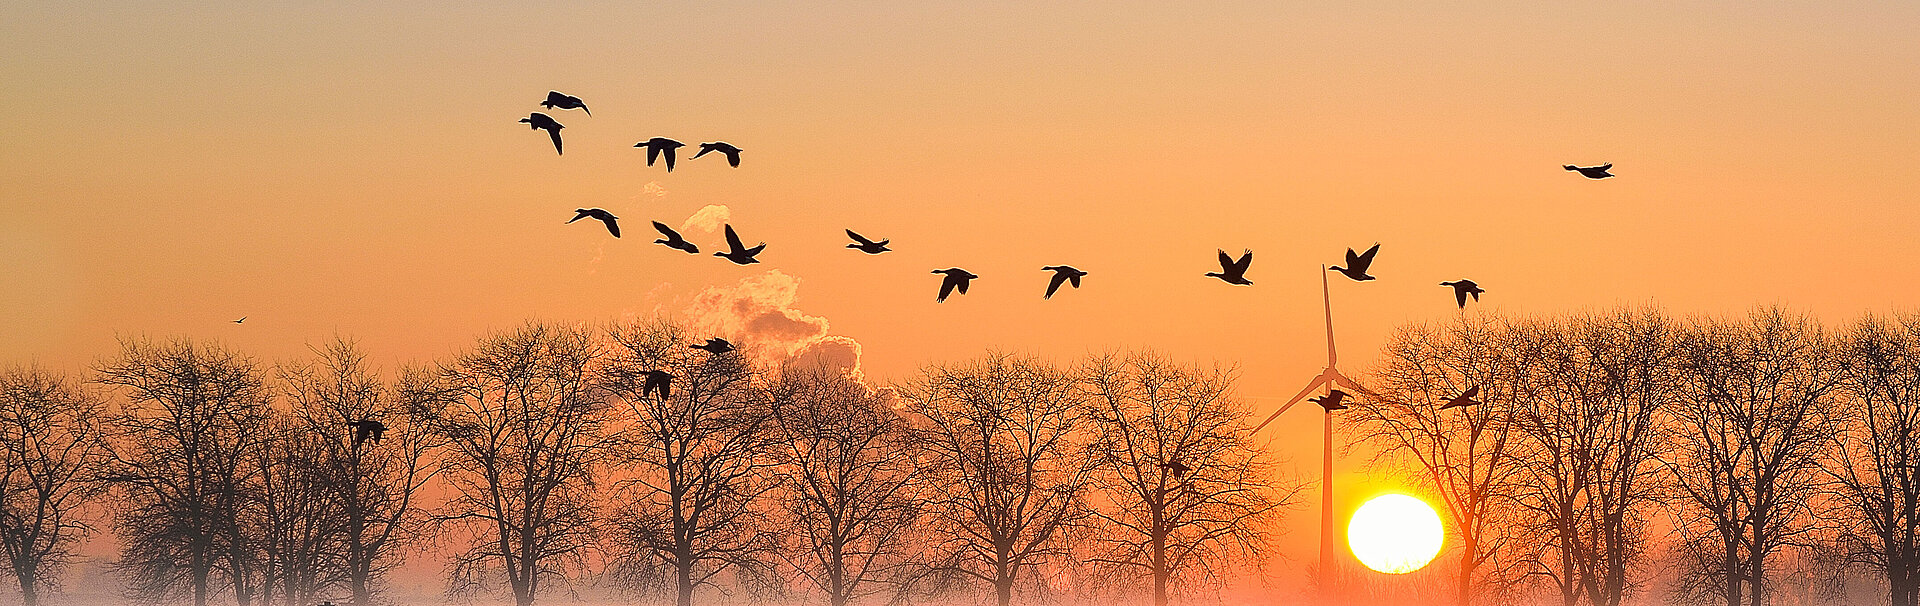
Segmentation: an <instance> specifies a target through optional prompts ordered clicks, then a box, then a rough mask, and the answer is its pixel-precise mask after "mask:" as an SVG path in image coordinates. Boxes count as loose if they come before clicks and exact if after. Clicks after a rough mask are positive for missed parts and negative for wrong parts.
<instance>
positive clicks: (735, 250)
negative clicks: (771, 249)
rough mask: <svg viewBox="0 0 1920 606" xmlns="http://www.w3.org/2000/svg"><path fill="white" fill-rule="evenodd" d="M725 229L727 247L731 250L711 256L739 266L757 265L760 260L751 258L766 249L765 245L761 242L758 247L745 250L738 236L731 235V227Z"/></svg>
mask: <svg viewBox="0 0 1920 606" xmlns="http://www.w3.org/2000/svg"><path fill="white" fill-rule="evenodd" d="M726 227H727V246H728V247H731V248H732V250H729V251H727V252H717V253H713V256H716V257H720V258H722V259H726V260H728V261H732V262H734V263H735V264H739V265H746V264H748V263H759V262H760V260H759V259H755V258H753V256H754V255H757V254H760V251H761V250H763V249H765V248H766V247H767V243H766V242H761V243H760V245H759V246H755V247H753V248H747V247H746V245H743V244H741V243H740V235H739V234H736V233H733V226H732V225H727V226H726Z"/></svg>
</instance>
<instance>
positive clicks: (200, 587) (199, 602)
mask: <svg viewBox="0 0 1920 606" xmlns="http://www.w3.org/2000/svg"><path fill="white" fill-rule="evenodd" d="M190 559H191V562H190V564H191V565H192V566H193V606H207V585H208V583H210V582H211V581H210V580H209V577H211V576H213V571H212V570H211V568H212V566H211V565H209V564H208V563H207V557H206V554H205V553H204V552H201V553H195V554H193V556H192V558H190Z"/></svg>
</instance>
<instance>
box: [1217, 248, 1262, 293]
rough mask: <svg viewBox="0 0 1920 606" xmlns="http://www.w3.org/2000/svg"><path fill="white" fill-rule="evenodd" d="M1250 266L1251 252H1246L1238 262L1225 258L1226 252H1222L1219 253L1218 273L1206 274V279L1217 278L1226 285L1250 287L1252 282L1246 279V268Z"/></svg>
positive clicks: (1231, 258) (1251, 260)
mask: <svg viewBox="0 0 1920 606" xmlns="http://www.w3.org/2000/svg"><path fill="white" fill-rule="evenodd" d="M1252 264H1253V251H1252V250H1247V251H1246V252H1245V253H1243V254H1241V255H1240V260H1239V261H1235V260H1233V257H1229V256H1227V251H1225V250H1222V251H1220V271H1217V272H1213V271H1210V272H1207V277H1209V278H1219V279H1220V281H1222V282H1226V283H1228V284H1238V285H1241V286H1252V285H1253V281H1252V280H1248V279H1247V266H1248V265H1252Z"/></svg>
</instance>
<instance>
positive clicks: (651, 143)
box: [633, 137, 687, 172]
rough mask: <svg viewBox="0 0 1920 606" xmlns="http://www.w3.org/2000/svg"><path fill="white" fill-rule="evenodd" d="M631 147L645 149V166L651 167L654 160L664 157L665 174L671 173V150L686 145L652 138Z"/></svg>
mask: <svg viewBox="0 0 1920 606" xmlns="http://www.w3.org/2000/svg"><path fill="white" fill-rule="evenodd" d="M633 146H634V147H644V148H647V166H653V161H654V160H655V159H657V158H659V157H660V156H663V155H664V156H666V157H667V172H673V150H676V149H680V148H682V147H686V146H687V144H685V143H681V142H679V141H675V140H672V139H668V138H666V137H654V138H652V139H648V140H645V141H641V142H639V143H635V144H633Z"/></svg>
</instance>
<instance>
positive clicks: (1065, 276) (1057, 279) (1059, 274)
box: [1040, 265, 1087, 299]
mask: <svg viewBox="0 0 1920 606" xmlns="http://www.w3.org/2000/svg"><path fill="white" fill-rule="evenodd" d="M1040 269H1041V270H1042V271H1050V272H1053V280H1051V281H1049V282H1047V294H1046V296H1044V297H1040V298H1042V299H1052V298H1053V291H1056V290H1060V283H1062V282H1067V281H1072V282H1073V287H1074V288H1079V287H1080V276H1084V275H1087V272H1084V271H1080V270H1078V269H1074V268H1073V266H1071V265H1048V266H1046V267H1042V268H1040Z"/></svg>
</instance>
